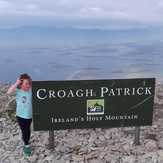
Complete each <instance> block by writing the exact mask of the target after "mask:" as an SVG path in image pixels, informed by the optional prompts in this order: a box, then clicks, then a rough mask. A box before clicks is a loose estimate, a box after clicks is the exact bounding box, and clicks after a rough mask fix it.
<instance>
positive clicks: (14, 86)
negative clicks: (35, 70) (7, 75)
mask: <svg viewBox="0 0 163 163" xmlns="http://www.w3.org/2000/svg"><path fill="white" fill-rule="evenodd" d="M20 83H21V80H20V79H19V78H18V79H17V80H16V82H15V83H14V84H12V85H11V86H10V87H9V89H8V90H7V92H6V94H8V95H9V94H10V93H12V92H14V91H15V89H16V87H17V86H18V85H19V84H20Z"/></svg>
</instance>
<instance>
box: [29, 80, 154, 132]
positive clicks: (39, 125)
mask: <svg viewBox="0 0 163 163" xmlns="http://www.w3.org/2000/svg"><path fill="white" fill-rule="evenodd" d="M154 93H155V78H138V79H111V80H71V81H70V80H66V81H33V82H32V105H33V122H34V123H33V125H34V126H33V127H34V130H35V131H39V130H44V131H46V130H59V129H75V128H99V127H100V128H109V127H127V126H146V125H152V119H153V104H154Z"/></svg>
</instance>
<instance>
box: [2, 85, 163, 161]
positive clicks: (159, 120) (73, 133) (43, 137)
mask: <svg viewBox="0 0 163 163" xmlns="http://www.w3.org/2000/svg"><path fill="white" fill-rule="evenodd" d="M7 88H8V85H7V84H6V85H0V163H29V162H30V163H37V162H38V163H147V162H148V163H163V85H161V84H157V87H156V96H155V105H154V123H153V126H149V127H141V135H140V143H141V144H140V145H138V146H135V145H134V144H133V140H134V128H131V127H130V128H111V129H99V128H98V129H83V130H80V129H75V130H59V131H54V139H55V149H54V151H52V150H50V149H49V148H48V136H49V135H48V134H49V133H48V132H44V131H39V132H38V131H33V128H32V133H31V141H30V144H31V148H32V155H31V156H30V157H29V158H24V157H23V155H22V147H23V142H22V140H21V132H20V129H19V126H18V124H17V122H16V118H15V109H14V108H15V95H14V94H11V95H6V94H5V92H6V90H7Z"/></svg>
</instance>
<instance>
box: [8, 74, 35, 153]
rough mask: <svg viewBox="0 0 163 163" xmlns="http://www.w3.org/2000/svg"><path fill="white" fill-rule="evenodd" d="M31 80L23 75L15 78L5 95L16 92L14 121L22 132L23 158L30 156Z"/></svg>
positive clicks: (26, 75)
mask: <svg viewBox="0 0 163 163" xmlns="http://www.w3.org/2000/svg"><path fill="white" fill-rule="evenodd" d="M31 87H32V79H31V77H30V76H29V75H28V74H26V73H24V74H21V75H20V76H19V78H17V80H16V82H15V83H14V84H13V85H11V86H10V87H9V89H8V90H7V94H10V93H12V92H13V91H16V119H17V122H18V124H19V126H20V129H21V132H22V139H23V142H24V147H23V152H24V154H25V156H29V155H30V154H31V150H30V146H29V140H30V134H31V130H30V126H31V122H32V88H31Z"/></svg>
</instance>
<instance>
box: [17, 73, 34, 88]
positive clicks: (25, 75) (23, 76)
mask: <svg viewBox="0 0 163 163" xmlns="http://www.w3.org/2000/svg"><path fill="white" fill-rule="evenodd" d="M19 79H20V80H21V81H22V82H21V83H20V84H19V85H18V86H17V88H18V89H20V88H21V85H22V83H23V80H25V79H27V80H29V82H30V85H32V79H31V77H30V76H29V75H28V74H27V73H23V74H20V75H19Z"/></svg>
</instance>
